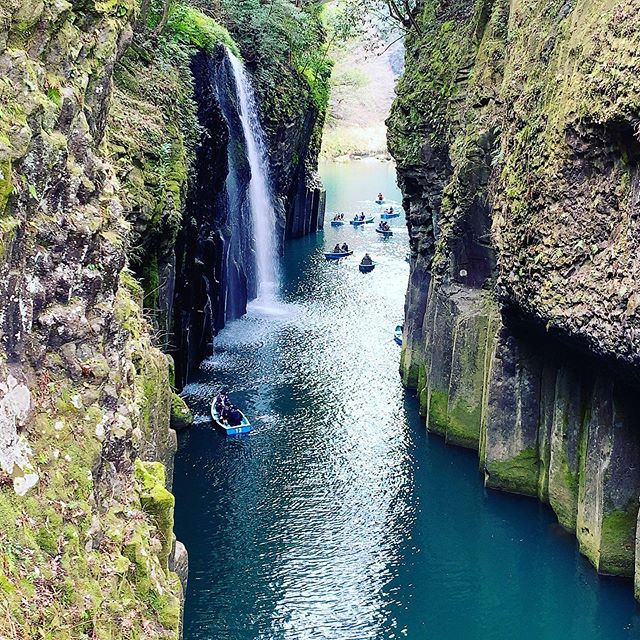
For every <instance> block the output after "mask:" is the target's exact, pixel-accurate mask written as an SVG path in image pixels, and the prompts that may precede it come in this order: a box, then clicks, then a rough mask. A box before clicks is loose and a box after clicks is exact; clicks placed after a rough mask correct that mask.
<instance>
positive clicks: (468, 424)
mask: <svg viewBox="0 0 640 640" xmlns="http://www.w3.org/2000/svg"><path fill="white" fill-rule="evenodd" d="M481 417H482V407H481V406H480V404H477V405H475V406H473V407H472V406H469V404H467V402H466V401H465V400H464V399H462V398H461V399H459V400H457V401H456V402H455V403H453V406H449V408H448V412H447V442H448V443H450V444H455V445H458V446H460V447H467V448H469V449H477V448H478V446H479V442H480V420H481Z"/></svg>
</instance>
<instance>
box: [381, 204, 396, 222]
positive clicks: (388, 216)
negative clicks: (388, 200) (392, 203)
mask: <svg viewBox="0 0 640 640" xmlns="http://www.w3.org/2000/svg"><path fill="white" fill-rule="evenodd" d="M380 217H381V218H382V219H383V220H390V219H391V218H399V217H400V213H399V212H397V211H394V210H393V207H389V208H388V209H385V210H384V212H383V213H381V214H380Z"/></svg>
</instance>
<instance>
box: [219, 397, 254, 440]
mask: <svg viewBox="0 0 640 640" xmlns="http://www.w3.org/2000/svg"><path fill="white" fill-rule="evenodd" d="M211 419H212V420H213V423H214V424H215V425H216V426H217V427H218V428H220V429H222V430H223V431H224V432H225V433H226V434H227V435H228V436H235V435H240V434H242V433H249V432H250V431H251V423H250V422H249V420H248V418H247V416H245V415H244V413H242V411H240V409H238V407H235V406H233V405H232V404H231V403H230V402H229V399H228V397H227V395H226V394H225V393H223V392H222V391H221V392H218V394H217V395H216V397H215V398H214V399H213V400H212V401H211Z"/></svg>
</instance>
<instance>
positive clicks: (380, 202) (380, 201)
mask: <svg viewBox="0 0 640 640" xmlns="http://www.w3.org/2000/svg"><path fill="white" fill-rule="evenodd" d="M385 202H386V200H376V204H384V203H385Z"/></svg>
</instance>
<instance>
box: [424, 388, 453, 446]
mask: <svg viewBox="0 0 640 640" xmlns="http://www.w3.org/2000/svg"><path fill="white" fill-rule="evenodd" d="M448 403H449V394H448V393H447V392H446V391H440V390H438V389H429V406H428V410H427V429H428V430H429V431H432V432H433V433H439V434H440V435H443V436H444V435H445V434H446V432H447V427H448V425H449V419H448V415H447V412H448V408H447V405H448Z"/></svg>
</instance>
